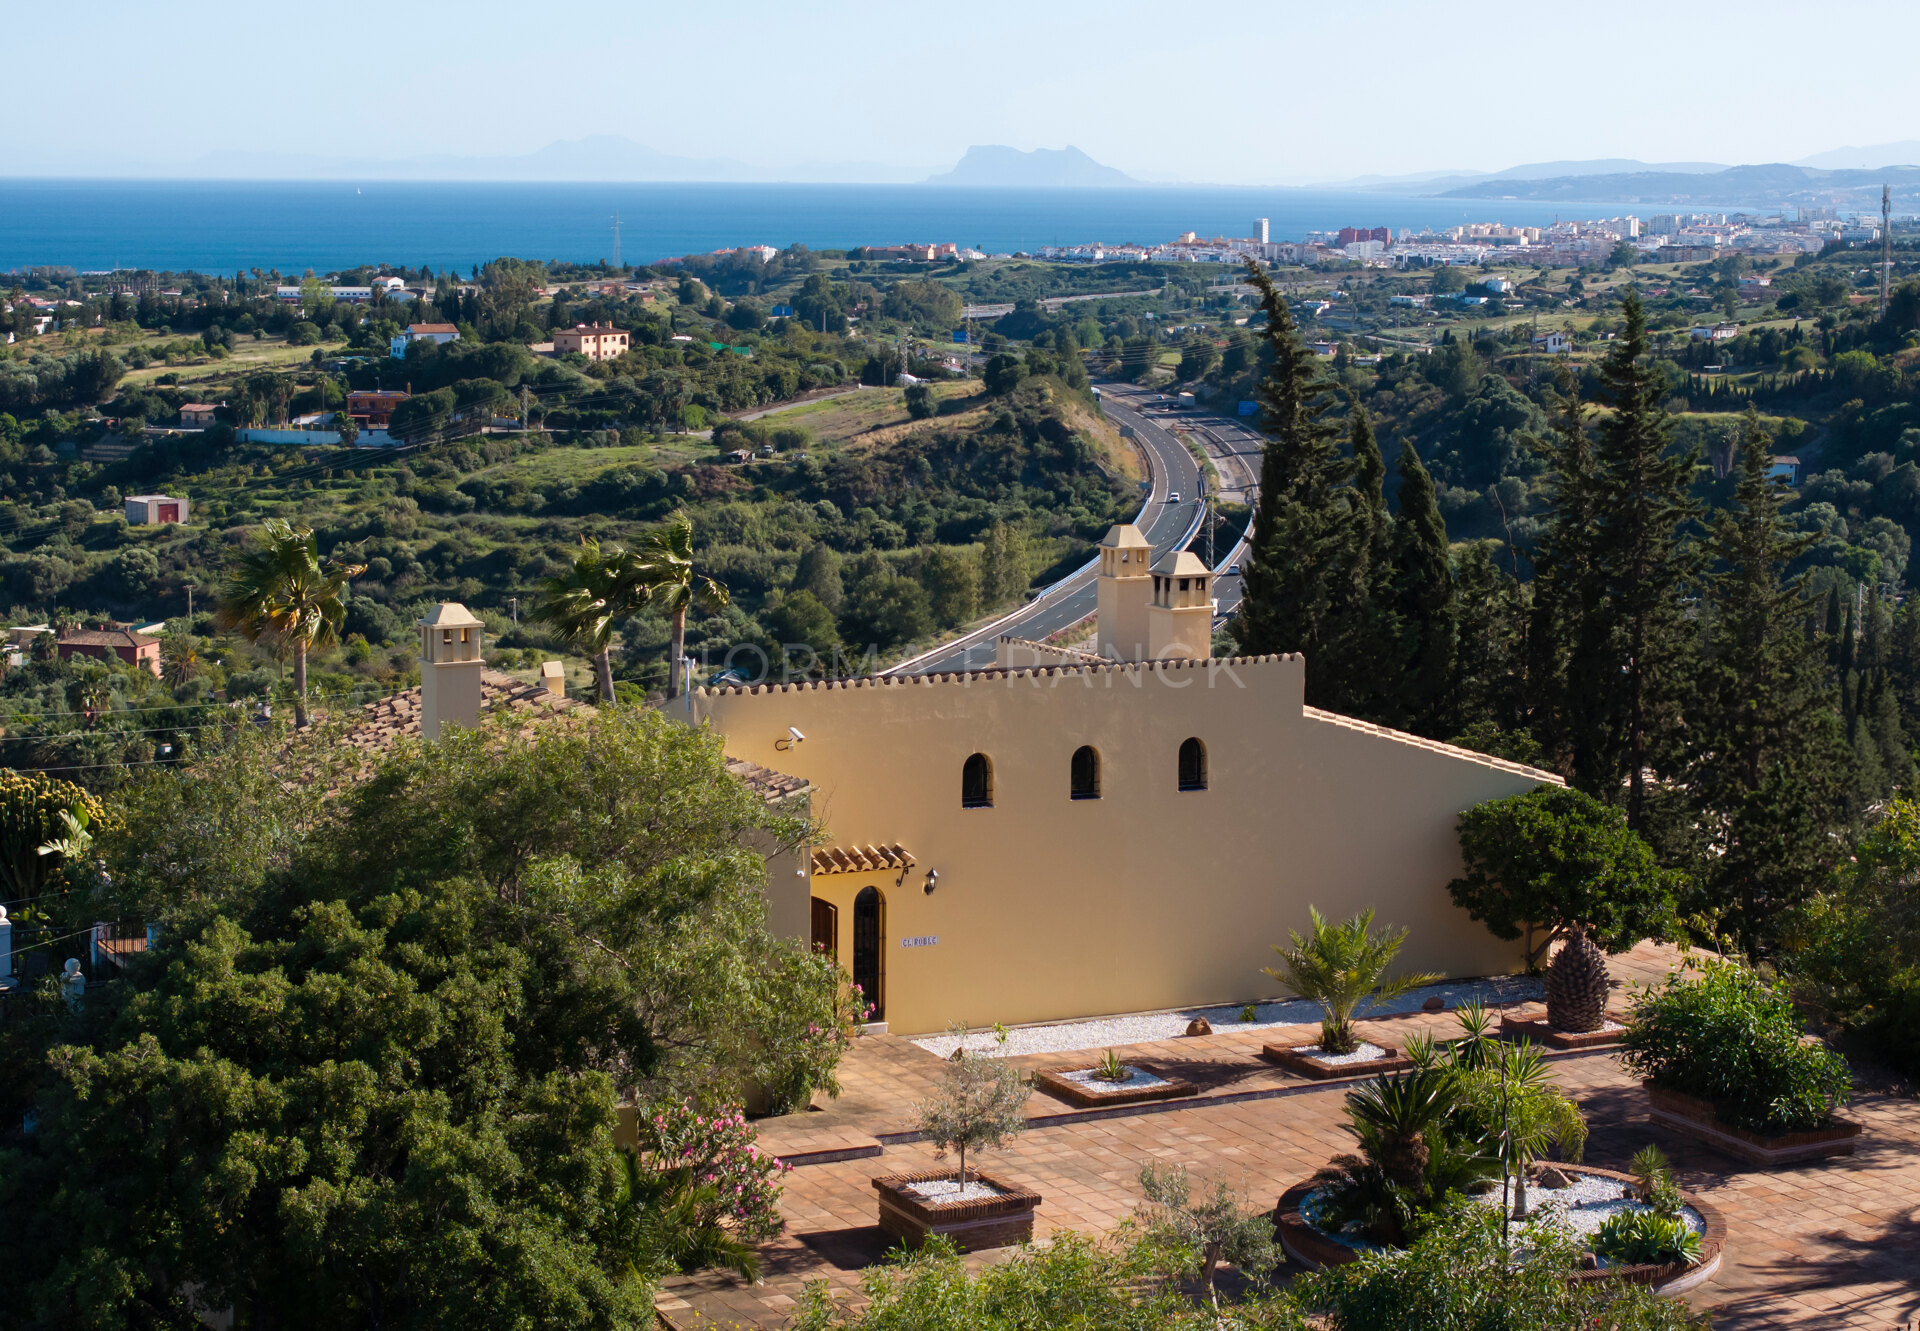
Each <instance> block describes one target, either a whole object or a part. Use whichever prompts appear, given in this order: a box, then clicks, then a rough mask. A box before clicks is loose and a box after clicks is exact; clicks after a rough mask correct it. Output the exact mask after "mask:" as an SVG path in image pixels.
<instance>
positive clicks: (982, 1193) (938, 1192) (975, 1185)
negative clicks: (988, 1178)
mask: <svg viewBox="0 0 1920 1331" xmlns="http://www.w3.org/2000/svg"><path fill="white" fill-rule="evenodd" d="M906 1190H907V1191H908V1192H910V1193H912V1194H913V1195H914V1196H916V1197H918V1198H919V1199H920V1200H921V1201H923V1202H943V1203H944V1202H987V1201H992V1200H994V1199H995V1198H997V1197H998V1196H1000V1189H998V1188H990V1187H988V1186H987V1185H986V1184H984V1183H982V1182H980V1181H979V1180H977V1179H975V1180H972V1181H970V1182H969V1183H968V1184H967V1186H966V1187H964V1188H963V1187H961V1186H960V1185H959V1184H958V1183H956V1182H955V1181H954V1180H952V1179H933V1180H931V1181H929V1182H926V1183H909V1184H907V1186H906Z"/></svg>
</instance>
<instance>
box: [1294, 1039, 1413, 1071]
mask: <svg viewBox="0 0 1920 1331" xmlns="http://www.w3.org/2000/svg"><path fill="white" fill-rule="evenodd" d="M1362 1043H1365V1044H1371V1045H1378V1046H1379V1047H1380V1048H1381V1049H1384V1050H1386V1053H1384V1054H1382V1055H1381V1056H1380V1057H1379V1058H1369V1059H1367V1060H1366V1061H1365V1062H1361V1063H1322V1062H1321V1061H1320V1060H1319V1059H1318V1058H1316V1057H1314V1056H1313V1055H1312V1054H1309V1053H1305V1052H1304V1051H1305V1050H1308V1049H1318V1048H1319V1047H1320V1046H1319V1045H1317V1044H1269V1045H1262V1046H1261V1048H1260V1055H1261V1057H1263V1058H1265V1059H1267V1060H1269V1061H1270V1062H1274V1063H1278V1064H1279V1065H1280V1066H1281V1067H1283V1068H1285V1069H1286V1070H1287V1071H1288V1072H1297V1073H1299V1074H1300V1075H1301V1076H1303V1077H1311V1078H1313V1079H1314V1080H1315V1081H1330V1080H1332V1079H1333V1078H1335V1077H1370V1076H1372V1075H1373V1074H1374V1073H1376V1072H1399V1071H1400V1070H1401V1069H1403V1068H1410V1067H1412V1066H1413V1060H1412V1059H1410V1058H1408V1057H1407V1056H1406V1055H1405V1054H1402V1053H1401V1052H1400V1051H1399V1050H1398V1049H1397V1048H1395V1047H1394V1046H1393V1045H1390V1044H1382V1043H1381V1042H1380V1041H1378V1040H1366V1041H1363V1042H1362Z"/></svg>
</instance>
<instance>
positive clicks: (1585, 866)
mask: <svg viewBox="0 0 1920 1331" xmlns="http://www.w3.org/2000/svg"><path fill="white" fill-rule="evenodd" d="M1460 852H1461V857H1462V859H1463V860H1464V861H1465V864H1466V873H1465V874H1464V875H1463V876H1462V877H1459V878H1456V879H1454V880H1453V882H1452V883H1450V884H1448V887H1447V890H1448V891H1449V892H1450V893H1451V894H1452V895H1453V899H1454V902H1455V904H1457V905H1459V906H1460V907H1461V908H1462V909H1464V910H1465V911H1466V912H1467V913H1468V914H1469V915H1471V916H1472V917H1473V918H1474V919H1476V920H1479V921H1480V922H1481V923H1483V924H1485V925H1486V926H1487V928H1488V929H1489V930H1491V931H1492V933H1493V934H1494V936H1495V937H1497V938H1507V939H1518V938H1520V937H1522V936H1523V935H1524V937H1525V938H1526V964H1527V968H1528V969H1529V970H1533V969H1536V968H1538V967H1539V966H1540V965H1541V963H1542V962H1544V961H1545V960H1546V959H1547V956H1548V954H1549V953H1550V952H1551V951H1552V949H1553V945H1554V944H1555V943H1558V944H1560V950H1559V953H1558V955H1557V956H1555V957H1554V958H1553V964H1552V965H1551V966H1550V967H1548V969H1547V983H1546V989H1547V1016H1546V1020H1545V1022H1524V1021H1513V1020H1509V1021H1507V1022H1506V1023H1505V1026H1506V1030H1507V1033H1508V1034H1517V1035H1523V1036H1527V1037H1529V1038H1533V1039H1538V1040H1542V1041H1544V1042H1545V1043H1547V1044H1550V1045H1553V1046H1554V1047H1556V1048H1562V1049H1567V1048H1581V1047H1588V1046H1592V1045H1595V1044H1611V1043H1614V1042H1616V1041H1617V1040H1618V1039H1619V1033H1620V1029H1621V1028H1620V1025H1619V1023H1617V1022H1610V1021H1609V1020H1608V1017H1607V999H1608V996H1609V991H1610V990H1611V987H1612V980H1611V978H1610V977H1609V976H1608V974H1607V954H1608V953H1618V952H1624V951H1626V950H1627V949H1628V948H1630V947H1632V946H1633V945H1634V944H1635V943H1637V942H1639V941H1640V940H1641V939H1643V938H1661V937H1664V936H1665V935H1666V933H1667V932H1668V926H1669V925H1670V923H1671V922H1672V920H1673V915H1674V904H1673V901H1674V891H1675V888H1676V886H1677V884H1678V875H1676V874H1675V873H1673V872H1672V871H1671V870H1667V869H1663V868H1661V867H1660V865H1659V864H1658V863H1657V862H1656V861H1655V859H1654V856H1653V850H1652V848H1651V847H1649V846H1648V845H1647V843H1646V842H1644V841H1642V840H1641V839H1640V838H1639V837H1638V836H1637V835H1635V833H1634V832H1633V831H1632V830H1631V829H1630V828H1629V827H1628V826H1627V820H1626V815H1625V814H1623V813H1622V812H1621V811H1620V810H1618V809H1615V808H1611V807H1609V806H1607V805H1605V804H1602V803H1601V802H1600V801H1598V800H1596V799H1594V798H1593V797H1592V796H1591V795H1587V794H1584V793H1582V792H1581V791H1578V790H1573V789H1570V788H1568V787H1565V786H1542V787H1540V788H1539V789H1537V790H1530V791H1528V792H1527V793H1526V794H1524V795H1514V796H1510V797H1508V798H1506V799H1499V800H1489V801H1488V802H1487V803H1485V804H1480V805H1476V806H1475V807H1474V808H1471V809H1469V810H1467V811H1466V812H1465V813H1463V814H1461V815H1460Z"/></svg>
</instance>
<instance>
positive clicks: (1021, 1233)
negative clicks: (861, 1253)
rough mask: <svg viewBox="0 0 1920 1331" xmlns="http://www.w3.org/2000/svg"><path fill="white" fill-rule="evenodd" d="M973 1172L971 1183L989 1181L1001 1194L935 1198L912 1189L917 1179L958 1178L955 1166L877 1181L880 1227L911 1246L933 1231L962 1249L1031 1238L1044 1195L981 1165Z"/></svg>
mask: <svg viewBox="0 0 1920 1331" xmlns="http://www.w3.org/2000/svg"><path fill="white" fill-rule="evenodd" d="M967 1174H968V1177H969V1180H970V1181H971V1182H975V1183H984V1184H986V1185H987V1186H988V1187H989V1188H992V1189H994V1190H995V1191H996V1192H997V1193H998V1194H999V1195H998V1196H995V1197H982V1198H980V1199H978V1200H977V1201H969V1202H930V1201H928V1200H927V1199H926V1198H924V1197H921V1196H919V1195H917V1194H915V1193H913V1192H910V1191H908V1187H909V1185H911V1184H915V1183H938V1182H952V1181H953V1179H954V1176H955V1171H953V1170H951V1169H922V1170H918V1171H915V1172H913V1173H908V1174H887V1175H884V1176H883V1177H881V1178H877V1179H875V1180H873V1190H874V1191H875V1192H877V1193H879V1194H880V1228H881V1229H883V1230H884V1231H886V1232H887V1233H888V1234H891V1235H892V1236H893V1237H894V1238H897V1239H899V1240H900V1241H901V1242H902V1243H903V1244H905V1245H906V1246H907V1247H909V1248H917V1247H919V1246H920V1245H921V1244H922V1243H925V1242H926V1241H927V1238H928V1236H929V1235H932V1234H939V1235H941V1236H943V1237H945V1238H947V1239H950V1240H952V1242H953V1244H954V1246H955V1247H957V1248H959V1249H960V1251H962V1252H975V1251H977V1250H979V1249H981V1248H1004V1247H1007V1246H1009V1245H1011V1244H1015V1243H1026V1242H1029V1241H1030V1240H1031V1239H1032V1238H1033V1213H1034V1210H1035V1208H1037V1207H1038V1206H1039V1205H1040V1200H1041V1199H1040V1194H1039V1193H1037V1192H1035V1191H1034V1190H1033V1189H1031V1188H1023V1187H1020V1186H1019V1185H1017V1184H1013V1183H1004V1182H1002V1181H1001V1180H999V1179H996V1178H994V1177H993V1176H992V1175H991V1174H983V1173H981V1172H980V1171H979V1170H977V1169H970V1170H968V1171H967Z"/></svg>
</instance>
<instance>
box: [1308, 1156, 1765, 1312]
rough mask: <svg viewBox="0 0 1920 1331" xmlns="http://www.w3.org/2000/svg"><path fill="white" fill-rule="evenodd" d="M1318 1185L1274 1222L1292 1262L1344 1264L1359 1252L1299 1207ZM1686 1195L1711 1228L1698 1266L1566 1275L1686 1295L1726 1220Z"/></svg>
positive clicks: (1719, 1241) (1722, 1240) (1723, 1233)
mask: <svg viewBox="0 0 1920 1331" xmlns="http://www.w3.org/2000/svg"><path fill="white" fill-rule="evenodd" d="M1554 1168H1555V1169H1558V1170H1560V1171H1561V1172H1562V1173H1565V1174H1587V1175H1590V1176H1593V1177H1596V1178H1609V1179H1613V1180H1615V1181H1617V1182H1621V1183H1632V1182H1634V1178H1633V1175H1631V1174H1621V1173H1618V1172H1616V1171H1614V1170H1611V1169H1595V1168H1593V1167H1591V1166H1589V1165H1562V1164H1556V1165H1554ZM1318 1186H1319V1185H1318V1184H1316V1183H1314V1182H1313V1181H1312V1180H1308V1181H1307V1182H1305V1183H1296V1184H1294V1185H1293V1186H1292V1187H1291V1188H1288V1189H1287V1190H1286V1192H1285V1193H1283V1194H1282V1195H1281V1197H1280V1201H1279V1204H1278V1205H1276V1206H1275V1207H1274V1208H1273V1225H1274V1229H1275V1230H1276V1231H1277V1232H1278V1233H1279V1236H1280V1246H1281V1248H1282V1249H1284V1250H1285V1252H1286V1254H1287V1258H1288V1260H1289V1261H1295V1262H1298V1263H1300V1264H1301V1265H1302V1266H1307V1267H1316V1268H1317V1267H1322V1266H1340V1265H1343V1264H1344V1263H1347V1262H1352V1261H1356V1260H1358V1259H1359V1256H1360V1254H1359V1253H1357V1252H1355V1251H1354V1250H1353V1249H1352V1248H1349V1247H1348V1246H1347V1245H1346V1244H1344V1243H1338V1242H1336V1241H1334V1240H1333V1239H1332V1238H1329V1237H1328V1236H1327V1235H1326V1234H1325V1233H1324V1232H1322V1231H1321V1230H1319V1229H1316V1228H1314V1226H1313V1225H1312V1224H1310V1223H1309V1222H1308V1220H1307V1218H1306V1217H1305V1216H1304V1215H1302V1214H1301V1213H1300V1207H1301V1206H1302V1205H1303V1204H1304V1203H1305V1202H1306V1200H1307V1197H1308V1196H1309V1195H1310V1194H1311V1193H1312V1192H1313V1191H1314V1190H1315V1189H1316V1188H1317V1187H1318ZM1528 1195H1529V1196H1530V1197H1538V1196H1540V1195H1541V1192H1540V1190H1539V1189H1529V1193H1528ZM1681 1196H1682V1197H1683V1198H1684V1199H1685V1201H1686V1203H1687V1205H1688V1206H1691V1207H1692V1208H1693V1209H1694V1210H1696V1211H1698V1212H1699V1213H1700V1219H1701V1220H1702V1221H1704V1222H1705V1223H1706V1232H1705V1233H1703V1234H1702V1235H1701V1236H1700V1261H1699V1263H1698V1264H1697V1265H1694V1266H1688V1265H1686V1264H1685V1263H1684V1262H1670V1263H1667V1264H1665V1265H1661V1266H1652V1265H1643V1266H1607V1267H1600V1268H1597V1269H1595V1270H1592V1271H1569V1272H1567V1279H1568V1280H1571V1281H1575V1282H1578V1283H1582V1284H1584V1283H1589V1282H1592V1281H1596V1280H1624V1281H1627V1282H1628V1283H1630V1284H1635V1285H1650V1286H1652V1288H1653V1289H1654V1291H1655V1292H1656V1293H1659V1294H1684V1293H1686V1292H1687V1291H1688V1290H1690V1289H1692V1288H1693V1287H1694V1286H1696V1285H1702V1284H1705V1283H1706V1282H1707V1281H1709V1280H1711V1279H1713V1275H1714V1272H1716V1271H1718V1270H1719V1269H1720V1257H1721V1253H1722V1251H1723V1250H1724V1248H1725V1247H1726V1242H1727V1222H1726V1220H1725V1218H1724V1217H1722V1216H1721V1214H1720V1212H1719V1211H1718V1210H1716V1209H1715V1208H1714V1207H1712V1206H1709V1205H1708V1204H1707V1203H1705V1202H1703V1201H1701V1200H1700V1199H1699V1198H1698V1197H1695V1196H1693V1195H1692V1194H1691V1193H1682V1194H1681Z"/></svg>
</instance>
